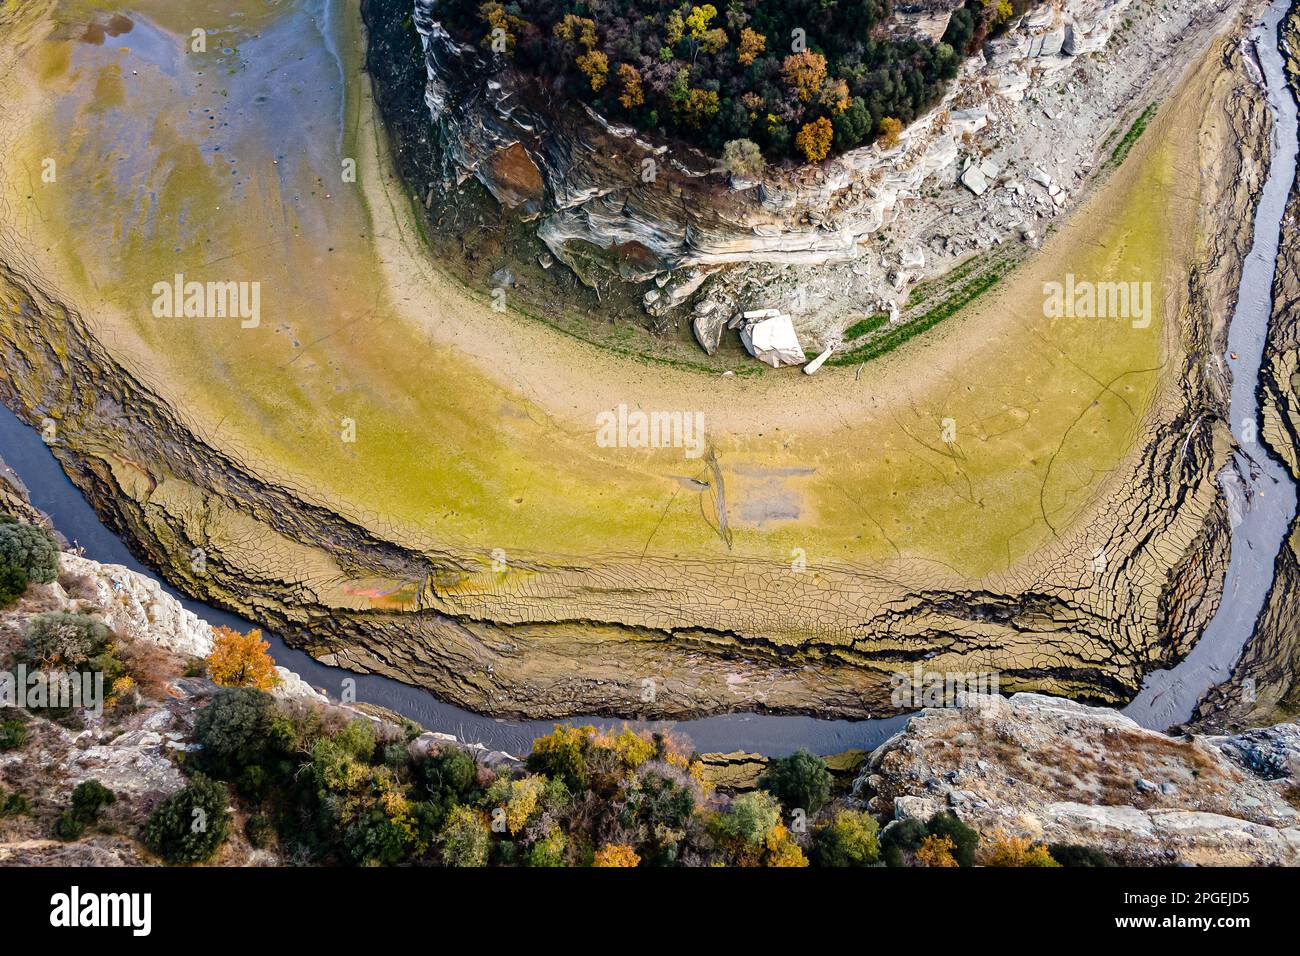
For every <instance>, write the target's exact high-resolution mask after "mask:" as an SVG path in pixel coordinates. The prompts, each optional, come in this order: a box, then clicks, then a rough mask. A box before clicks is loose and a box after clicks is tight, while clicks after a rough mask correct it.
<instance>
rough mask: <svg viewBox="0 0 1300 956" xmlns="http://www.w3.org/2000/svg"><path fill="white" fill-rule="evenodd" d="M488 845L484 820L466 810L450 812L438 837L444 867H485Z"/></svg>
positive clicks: (489, 833)
mask: <svg viewBox="0 0 1300 956" xmlns="http://www.w3.org/2000/svg"><path fill="white" fill-rule="evenodd" d="M491 843H492V834H491V831H490V830H489V829H488V823H487V819H486V818H485V817H484V816H483V814H482V813H481V812H479V811H478V810H474V809H472V808H470V807H456V808H455V809H453V810H452V811H451V813H450V815H449V816H448V817H447V822H446V824H444V826H443V828H442V833H441V834H439V836H438V845H439V846H440V847H441V849H442V860H443V862H444V863H445V864H446V865H447V866H487V861H488V850H489V849H490V846H491Z"/></svg>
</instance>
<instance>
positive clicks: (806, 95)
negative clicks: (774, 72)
mask: <svg viewBox="0 0 1300 956" xmlns="http://www.w3.org/2000/svg"><path fill="white" fill-rule="evenodd" d="M781 72H782V75H784V77H785V81H786V83H788V84H789V85H790V87H791V88H792V89H793V90H794V91H795V93H796V94H797V95H798V97H799V99H800V100H801V101H803V102H804V103H808V102H811V101H812V98H813V97H814V96H816V95H817V94H818V92H820V90H821V88H822V84H823V83H825V82H826V57H824V56H822V55H821V54H820V53H814V52H813V51H812V50H804V51H803V52H802V53H791V54H790V55H789V56H787V57H786V58H785V61H784V62H783V63H782V67H781Z"/></svg>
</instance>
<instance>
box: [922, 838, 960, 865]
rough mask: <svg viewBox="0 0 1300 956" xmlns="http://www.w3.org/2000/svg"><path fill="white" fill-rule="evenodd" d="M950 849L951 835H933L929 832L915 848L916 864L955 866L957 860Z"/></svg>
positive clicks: (951, 847)
mask: <svg viewBox="0 0 1300 956" xmlns="http://www.w3.org/2000/svg"><path fill="white" fill-rule="evenodd" d="M952 851H953V842H952V838H951V837H946V836H935V835H934V834H933V833H931V834H930V835H928V836H927V837H926V838H925V839H924V840H922V841H921V845H920V847H918V848H917V851H916V863H917V865H918V866H941V867H949V866H956V865H957V861H956V859H954V858H953V855H952Z"/></svg>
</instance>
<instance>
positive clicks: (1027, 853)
mask: <svg viewBox="0 0 1300 956" xmlns="http://www.w3.org/2000/svg"><path fill="white" fill-rule="evenodd" d="M984 865H985V866H1017V867H1020V866H1041V867H1059V866H1060V865H1061V864H1059V863H1057V862H1056V860H1054V859H1052V855H1051V853H1049V852H1048V850H1047V847H1045V846H1043V845H1042V844H1041V843H1034V842H1033V841H1031V840H1030V839H1029V838H1028V837H1015V836H1013V837H998V838H997V839H995V840H994V841H993V844H992V845H991V846H990V847H989V849H988V851H987V852H986V853H985V858H984Z"/></svg>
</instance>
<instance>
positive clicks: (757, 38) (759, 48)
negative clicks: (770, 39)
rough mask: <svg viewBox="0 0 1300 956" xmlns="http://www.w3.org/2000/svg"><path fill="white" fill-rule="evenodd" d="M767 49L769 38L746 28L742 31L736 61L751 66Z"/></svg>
mask: <svg viewBox="0 0 1300 956" xmlns="http://www.w3.org/2000/svg"><path fill="white" fill-rule="evenodd" d="M766 49H767V37H765V36H763V34H761V33H759V32H758V31H757V30H752V29H750V28H749V27H745V28H744V29H743V30H741V31H740V50H739V52H737V54H736V59H737V60H738V61H739V62H741V63H743V64H744V65H745V66H749V65H750V64H751V63H753V62H754V61H755V60H756V59H758V55H759V54H760V53H762V52H763V51H764V50H766Z"/></svg>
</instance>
